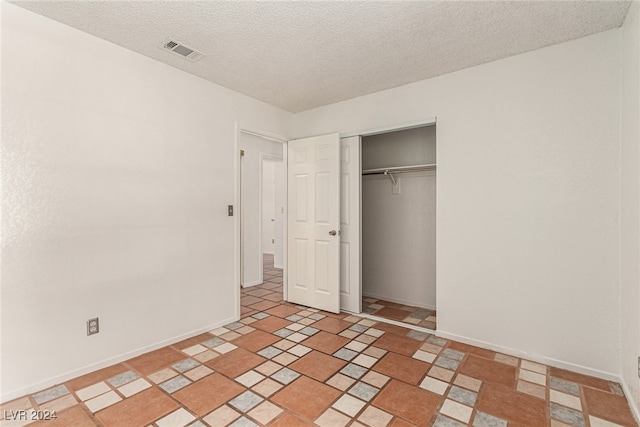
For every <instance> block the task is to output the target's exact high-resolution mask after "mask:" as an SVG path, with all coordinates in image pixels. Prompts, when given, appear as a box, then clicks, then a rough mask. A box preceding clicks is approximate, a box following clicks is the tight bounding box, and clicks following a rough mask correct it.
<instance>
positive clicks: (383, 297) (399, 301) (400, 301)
mask: <svg viewBox="0 0 640 427" xmlns="http://www.w3.org/2000/svg"><path fill="white" fill-rule="evenodd" d="M362 296H363V297H367V298H375V299H381V300H385V301H389V302H395V303H396V304H403V305H410V306H412V307H420V308H426V309H428V310H435V309H436V307H435V306H433V305H426V304H421V303H419V302H416V301H410V300H403V299H400V298H394V297H389V296H386V295H379V294H372V293H369V292H367V293H364V292H363V293H362Z"/></svg>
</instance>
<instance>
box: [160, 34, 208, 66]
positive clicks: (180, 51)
mask: <svg viewBox="0 0 640 427" xmlns="http://www.w3.org/2000/svg"><path fill="white" fill-rule="evenodd" d="M160 47H161V48H162V49H163V50H167V51H170V52H172V53H175V54H176V55H178V56H181V57H183V58H185V59H188V60H189V61H191V62H196V61H198V60H199V59H201V58H202V57H203V56H205V54H204V53H202V52H198V51H197V50H195V49H191V48H190V47H187V46H185V45H183V44H182V43H180V42H178V41H176V40H173V39H166V40H165V41H164V42H163V43H162V45H161V46H160Z"/></svg>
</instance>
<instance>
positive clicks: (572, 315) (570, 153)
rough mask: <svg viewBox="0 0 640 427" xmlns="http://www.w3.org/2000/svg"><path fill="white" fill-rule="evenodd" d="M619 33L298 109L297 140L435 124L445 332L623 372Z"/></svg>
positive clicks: (598, 370) (608, 372) (585, 368)
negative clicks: (431, 119)
mask: <svg viewBox="0 0 640 427" xmlns="http://www.w3.org/2000/svg"><path fill="white" fill-rule="evenodd" d="M619 91H620V87H619V32H618V31H617V30H613V31H608V32H604V33H600V34H596V35H593V36H590V37H586V38H582V39H579V40H575V41H571V42H568V43H564V44H560V45H555V46H551V47H547V48H544V49H540V50H536V51H533V52H529V53H526V54H522V55H518V56H514V57H511V58H507V59H503V60H500V61H495V62H492V63H489V64H485V65H481V66H478V67H474V68H470V69H466V70H462V71H459V72H456V73H451V74H447V75H443V76H440V77H437V78H433V79H430V80H425V81H421V82H417V83H414V84H410V85H406V86H402V87H398V88H395V89H391V90H387V91H383V92H378V93H374V94H371V95H367V96H362V97H359V98H355V99H351V100H348V101H344V102H341V103H337V104H333V105H329V106H326V107H321V108H318V109H315V110H310V111H306V112H302V113H299V114H297V115H296V116H295V126H296V130H295V135H296V136H298V137H300V136H304V135H317V134H322V133H327V132H333V131H339V132H344V133H346V132H353V131H357V130H359V129H372V128H377V127H380V126H385V125H393V124H398V123H404V122H411V121H418V120H423V119H427V118H429V117H433V116H437V141H438V143H437V146H438V147H437V158H438V182H437V282H438V285H437V286H438V287H437V293H438V303H437V308H438V330H439V331H440V332H439V333H441V334H442V335H446V336H449V337H457V338H459V339H461V340H465V341H468V342H477V343H481V344H483V345H490V346H493V347H496V348H505V349H512V351H513V352H516V351H519V352H520V354H523V353H524V354H525V355H529V357H532V358H536V359H538V360H544V361H546V362H547V363H554V364H556V365H562V366H568V367H569V366H571V367H573V368H575V369H578V370H580V371H582V372H589V373H592V374H602V375H604V376H617V375H619V372H620V360H619V354H620V314H619V308H620V306H619V298H620V293H619V256H618V251H619V244H618V242H619V238H618V205H619V179H620V176H619V158H620V153H619V126H618V121H619V119H620V105H619V93H620V92H619Z"/></svg>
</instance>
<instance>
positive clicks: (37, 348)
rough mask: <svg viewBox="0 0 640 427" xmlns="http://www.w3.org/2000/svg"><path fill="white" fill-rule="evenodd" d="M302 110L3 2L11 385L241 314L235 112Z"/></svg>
mask: <svg viewBox="0 0 640 427" xmlns="http://www.w3.org/2000/svg"><path fill="white" fill-rule="evenodd" d="M291 118H292V116H291V115H290V114H289V113H286V112H284V111H282V110H280V109H277V108H274V107H271V106H268V105H266V104H264V103H261V102H258V101H255V100H253V99H251V98H248V97H246V96H243V95H240V94H237V93H235V92H232V91H230V90H227V89H225V88H222V87H220V86H216V85H213V84H211V83H208V82H205V81H204V80H202V79H199V78H197V77H193V76H190V75H187V74H185V73H183V72H181V71H178V70H176V69H174V68H171V67H169V66H166V65H163V64H160V63H158V62H156V61H153V60H151V59H148V58H145V57H143V56H140V55H138V54H135V53H133V52H130V51H127V50H125V49H123V48H120V47H118V46H115V45H113V44H110V43H108V42H105V41H103V40H99V39H97V38H94V37H92V36H89V35H87V34H84V33H82V32H79V31H77V30H74V29H71V28H69V27H67V26H64V25H61V24H59V23H56V22H53V21H51V20H48V19H46V18H43V17H41V16H38V15H35V14H33V13H30V12H28V11H25V10H23V9H21V8H18V7H16V6H14V5H10V4H7V3H5V2H2V288H1V289H2V298H1V313H2V318H1V322H2V333H1V339H2V373H1V377H2V380H1V381H2V382H1V389H2V397H1V398H0V399H1V400H2V401H5V400H7V399H10V398H12V397H16V396H18V395H22V394H24V393H27V392H33V391H37V390H39V389H42V388H44V387H47V386H50V385H53V384H54V383H56V382H59V381H62V380H65V379H67V378H70V377H73V376H75V375H78V374H82V373H84V372H87V371H89V370H92V369H94V368H97V367H100V366H104V365H106V364H110V363H112V362H115V361H119V360H121V359H123V358H126V357H129V356H131V355H134V354H137V353H140V352H141V351H143V350H145V349H146V350H148V349H150V348H153V347H155V346H158V345H160V344H162V343H167V342H169V341H174V340H176V339H177V338H179V337H181V336H187V335H190V334H194V333H196V332H198V331H204V330H207V329H208V328H210V327H213V326H216V325H219V324H221V323H225V322H228V321H231V320H233V319H235V318H237V317H238V315H239V303H238V301H239V296H238V286H237V283H238V280H239V277H238V274H237V272H236V271H235V268H232V267H231V266H233V265H234V263H236V262H237V261H238V260H237V255H236V254H237V253H238V252H239V248H236V247H235V246H234V245H235V243H234V242H235V241H234V233H235V232H236V230H237V228H235V227H236V226H237V223H236V221H237V217H228V216H227V205H229V204H234V203H235V201H234V197H235V185H236V183H235V182H234V179H232V178H231V177H233V176H235V170H234V167H235V166H234V158H235V149H234V136H235V122H236V121H240V122H242V123H247V124H250V125H252V126H255V127H256V128H261V129H265V130H269V131H271V132H274V133H280V134H285V135H286V134H287V133H289V129H288V128H289V122H290V120H291ZM94 316H99V317H100V325H101V331H100V333H99V334H98V335H94V336H91V337H87V336H86V330H85V321H86V320H87V319H89V318H91V317H94ZM45 355H46V357H45ZM43 357H44V358H43Z"/></svg>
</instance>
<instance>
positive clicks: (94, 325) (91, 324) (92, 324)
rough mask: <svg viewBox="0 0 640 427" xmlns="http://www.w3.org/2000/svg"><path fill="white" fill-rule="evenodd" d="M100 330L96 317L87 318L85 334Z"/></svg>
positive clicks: (95, 332)
mask: <svg viewBox="0 0 640 427" xmlns="http://www.w3.org/2000/svg"><path fill="white" fill-rule="evenodd" d="M98 332H100V323H99V322H98V318H97V317H96V318H93V319H89V320H87V335H93V334H97V333H98Z"/></svg>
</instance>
